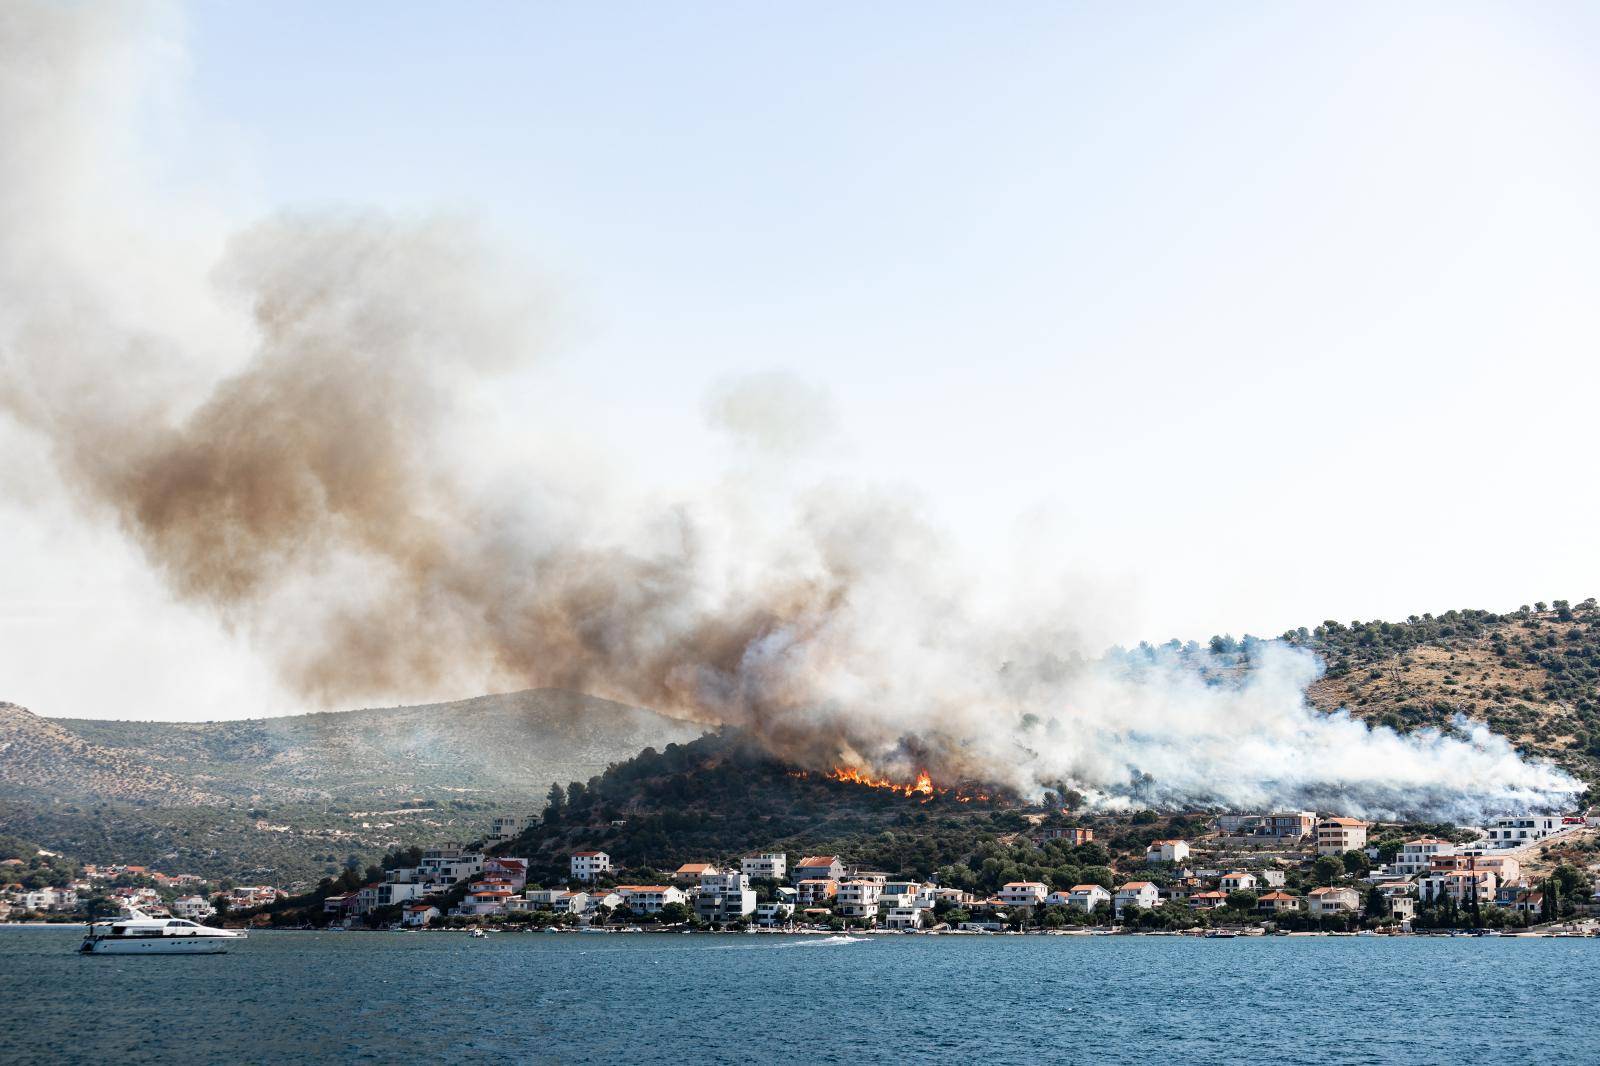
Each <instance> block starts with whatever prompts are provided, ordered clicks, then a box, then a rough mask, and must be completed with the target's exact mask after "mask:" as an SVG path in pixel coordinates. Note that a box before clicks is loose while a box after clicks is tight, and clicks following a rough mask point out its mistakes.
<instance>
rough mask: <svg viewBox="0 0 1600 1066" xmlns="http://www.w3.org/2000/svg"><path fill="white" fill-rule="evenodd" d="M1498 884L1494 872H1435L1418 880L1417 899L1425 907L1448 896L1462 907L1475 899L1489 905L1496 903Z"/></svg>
mask: <svg viewBox="0 0 1600 1066" xmlns="http://www.w3.org/2000/svg"><path fill="white" fill-rule="evenodd" d="M1498 884H1499V879H1498V878H1496V877H1495V874H1494V871H1493V870H1435V871H1433V872H1431V873H1426V874H1423V875H1422V876H1421V877H1419V878H1417V898H1418V899H1419V900H1421V901H1422V904H1423V906H1429V905H1431V904H1433V903H1435V902H1437V901H1439V900H1442V899H1444V898H1445V897H1446V896H1449V897H1450V898H1451V899H1453V900H1455V901H1456V903H1457V904H1459V905H1462V906H1465V905H1467V904H1468V903H1470V902H1471V901H1472V900H1473V899H1476V900H1477V901H1478V902H1479V903H1482V904H1488V903H1493V902H1494V900H1495V888H1496V886H1497V885H1498Z"/></svg>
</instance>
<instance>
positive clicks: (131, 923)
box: [78, 911, 245, 955]
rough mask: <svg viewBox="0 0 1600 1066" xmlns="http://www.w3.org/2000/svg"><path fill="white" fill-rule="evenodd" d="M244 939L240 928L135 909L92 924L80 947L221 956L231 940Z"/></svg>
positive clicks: (87, 952)
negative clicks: (145, 912)
mask: <svg viewBox="0 0 1600 1066" xmlns="http://www.w3.org/2000/svg"><path fill="white" fill-rule="evenodd" d="M244 938H245V934H244V933H243V932H241V931H239V930H237V929H217V928H214V927H213V926H209V925H196V924H195V923H194V922H191V921H189V920H187V919H185V918H152V917H150V916H149V915H148V914H144V913H141V912H140V911H132V912H130V913H129V915H128V916H127V917H125V918H118V919H117V920H116V921H112V922H95V923H93V924H91V925H90V926H89V932H88V934H87V935H86V936H85V937H84V938H83V946H82V947H80V948H78V950H79V951H80V952H81V953H83V954H85V955H218V954H221V953H222V952H224V951H227V950H228V944H229V942H230V941H233V940H243V939H244Z"/></svg>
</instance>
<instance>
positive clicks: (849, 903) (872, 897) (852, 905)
mask: <svg viewBox="0 0 1600 1066" xmlns="http://www.w3.org/2000/svg"><path fill="white" fill-rule="evenodd" d="M881 895H883V886H882V885H881V884H879V883H878V882H876V881H864V880H862V881H845V882H844V883H842V884H841V885H840V886H839V896H838V908H839V913H840V914H842V915H844V916H845V917H846V918H876V917H877V916H878V898H879V897H880V896H881Z"/></svg>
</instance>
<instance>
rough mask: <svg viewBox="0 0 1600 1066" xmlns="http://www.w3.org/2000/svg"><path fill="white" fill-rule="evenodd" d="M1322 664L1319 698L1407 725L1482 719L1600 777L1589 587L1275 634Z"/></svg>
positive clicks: (1594, 623)
mask: <svg viewBox="0 0 1600 1066" xmlns="http://www.w3.org/2000/svg"><path fill="white" fill-rule="evenodd" d="M1284 639H1286V640H1288V641H1289V642H1291V643H1294V644H1298V645H1300V646H1303V647H1307V648H1310V649H1311V650H1313V651H1315V652H1316V653H1317V654H1318V655H1320V656H1321V657H1322V658H1323V660H1324V661H1325V662H1326V664H1327V672H1326V673H1325V674H1324V675H1323V677H1322V679H1321V680H1319V681H1318V682H1316V684H1314V685H1313V686H1312V687H1311V692H1310V694H1309V695H1310V699H1311V702H1312V703H1313V704H1314V705H1315V706H1317V707H1319V708H1320V709H1322V710H1327V711H1332V710H1336V709H1338V708H1340V707H1345V708H1348V709H1349V710H1350V712H1351V713H1352V714H1355V715H1357V716H1359V717H1362V718H1365V719H1368V720H1370V721H1374V722H1379V723H1382V724H1384V725H1388V726H1391V727H1393V728H1395V729H1399V730H1403V731H1409V730H1414V729H1419V728H1423V727H1433V728H1440V729H1451V728H1454V723H1455V722H1456V720H1457V719H1458V718H1466V719H1469V720H1471V721H1474V722H1482V723H1484V724H1486V725H1488V726H1489V727H1490V728H1491V729H1492V730H1494V731H1495V732H1496V733H1500V734H1502V735H1504V736H1506V737H1508V738H1509V739H1510V740H1511V741H1512V742H1513V743H1515V744H1516V745H1517V747H1518V748H1519V749H1521V750H1522V751H1524V752H1527V753H1528V754H1531V755H1537V756H1543V757H1545V758H1548V759H1550V760H1551V761H1553V762H1555V763H1556V764H1558V765H1560V766H1562V767H1564V768H1565V769H1567V770H1569V771H1571V772H1572V773H1573V774H1574V775H1576V776H1577V777H1579V778H1581V779H1583V780H1585V781H1587V782H1589V783H1590V784H1591V785H1594V784H1597V783H1600V608H1597V606H1596V603H1595V601H1594V600H1593V599H1588V600H1584V601H1582V602H1581V603H1577V604H1571V603H1569V602H1567V601H1565V600H1556V601H1554V602H1553V603H1549V604H1545V603H1538V604H1534V605H1531V606H1527V607H1522V608H1519V609H1518V610H1515V611H1511V612H1508V613H1506V614H1494V613H1491V612H1489V611H1478V610H1453V611H1446V612H1444V613H1443V614H1440V615H1431V614H1426V615H1420V616H1419V615H1413V616H1411V617H1410V618H1407V619H1406V620H1405V621H1402V622H1381V621H1370V622H1352V623H1350V624H1348V625H1345V624H1342V623H1339V622H1335V621H1328V622H1324V623H1323V624H1322V625H1320V626H1317V627H1315V628H1314V629H1300V630H1295V631H1292V632H1289V633H1285V634H1284Z"/></svg>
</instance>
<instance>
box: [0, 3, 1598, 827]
mask: <svg viewBox="0 0 1600 1066" xmlns="http://www.w3.org/2000/svg"><path fill="white" fill-rule="evenodd" d="M108 12H109V14H108ZM145 14H146V12H145V10H144V9H142V8H139V7H128V8H120V7H119V8H112V9H94V10H90V9H88V8H80V7H58V6H53V5H45V4H37V5H35V4H29V3H22V4H20V5H13V6H11V7H9V8H8V9H7V10H6V11H5V12H4V13H3V14H0V153H3V154H0V161H3V164H4V165H3V169H0V286H3V292H0V372H3V377H0V409H3V410H4V411H6V412H7V413H8V414H9V415H10V416H11V417H12V418H13V419H15V420H16V421H17V422H18V423H20V424H21V425H23V426H26V427H28V428H29V429H30V430H32V431H34V432H35V433H37V434H38V435H39V436H40V437H41V438H42V439H43V440H45V441H47V442H48V446H49V449H50V454H51V456H52V460H53V462H54V464H55V467H56V469H57V471H58V472H59V474H60V477H61V478H62V479H63V481H64V483H65V484H67V485H68V486H69V487H70V489H71V491H73V492H74V493H75V494H76V495H77V496H78V497H79V498H80V499H81V500H82V502H83V505H84V508H85V512H86V513H87V514H89V515H92V516H97V517H108V518H110V519H111V520H113V521H115V522H116V523H117V524H118V526H119V528H120V529H121V530H122V531H123V532H124V533H125V534H126V535H127V536H128V537H129V538H131V539H132V540H133V541H134V542H136V543H137V544H138V546H139V547H140V549H141V550H142V552H143V553H144V555H145V557H146V558H147V559H148V560H149V562H150V564H151V565H152V566H153V567H154V568H156V569H157V570H158V571H159V572H160V574H161V575H162V577H163V578H164V580H165V582H166V583H167V585H168V586H169V587H170V588H171V589H172V590H173V591H174V593H175V594H176V595H178V596H179V597H181V598H182V599H184V600H186V601H188V602H191V603H195V604H200V605H203V606H205V607H207V608H209V609H211V610H213V611H214V612H215V613H216V614H217V616H218V617H219V618H220V619H221V620H222V621H223V622H224V623H225V624H227V625H228V626H230V627H233V628H235V629H236V630H238V631H241V632H243V633H245V634H247V635H248V636H249V638H250V639H251V640H252V641H253V643H254V644H255V645H256V646H257V647H259V648H260V649H261V651H262V653H263V654H264V655H266V656H268V657H269V658H270V659H271V660H272V661H273V663H274V664H275V666H276V668H277V670H278V671H279V673H280V674H281V676H282V677H283V678H284V679H285V681H286V682H287V683H288V684H289V685H290V686H291V687H293V688H294V689H295V690H297V691H299V692H301V693H304V694H306V695H308V696H310V697H313V698H316V699H318V700H321V701H324V702H334V701H341V700H350V699H356V698H365V697H370V696H375V695H394V696H397V697H400V698H407V697H408V696H410V695H413V694H416V693H419V692H431V691H436V690H437V689H438V688H439V687H440V686H443V685H461V684H475V685H481V686H484V687H489V686H495V687H502V686H517V687H521V686H555V687H562V688H571V689H578V690H582V691H586V692H590V693H593V694H595V695H600V696H605V697H609V698H613V699H618V700H622V701H625V702H629V703H635V704H640V705H644V706H649V707H654V708H656V709H659V710H662V711H665V712H667V713H670V714H676V715H679V716H683V717H689V718H694V719H697V720H700V721H704V722H708V723H726V724H731V725H736V726H740V727H743V728H745V729H747V730H749V731H750V732H751V733H753V734H754V735H755V736H757V737H759V738H760V739H761V740H762V741H763V743H765V744H766V745H767V746H768V747H769V748H771V749H772V750H773V751H774V752H775V753H777V754H780V755H782V756H785V757H787V758H791V759H793V760H795V761H796V762H799V763H802V764H804V765H808V766H813V767H819V768H822V767H827V766H831V765H834V764H841V763H842V764H845V765H852V766H862V767H870V768H872V769H873V770H875V771H878V772H881V773H884V774H888V775H891V776H894V777H898V778H900V779H903V780H909V779H910V778H911V777H913V776H914V775H915V773H916V771H917V770H918V769H919V768H922V767H926V768H927V769H929V770H930V771H931V772H932V773H933V774H934V777H935V779H936V780H939V781H950V780H959V779H972V780H981V781H991V782H997V783H1003V784H1007V785H1010V786H1012V787H1014V788H1017V789H1019V790H1021V791H1024V792H1036V791H1037V790H1038V789H1039V788H1040V787H1042V786H1045V785H1054V784H1056V783H1057V782H1066V783H1068V784H1071V785H1073V786H1074V787H1077V788H1079V789H1081V790H1083V791H1085V792H1086V793H1087V794H1089V795H1090V796H1091V797H1093V798H1094V799H1095V800H1097V801H1098V802H1101V803H1103V804H1106V805H1110V806H1116V805H1146V804H1193V803H1224V804H1228V805H1232V806H1248V807H1264V806H1273V805H1279V804H1301V803H1321V804H1322V805H1324V806H1337V807H1340V808H1342V809H1345V810H1350V811H1368V812H1371V813H1385V812H1401V813H1419V814H1432V815H1439V816H1447V815H1461V816H1465V815H1466V814H1468V813H1470V812H1473V811H1477V810H1499V809H1514V808H1519V807H1523V806H1545V805H1549V804H1552V803H1556V802H1559V801H1560V800H1561V799H1562V798H1563V797H1565V796H1567V795H1568V794H1570V793H1571V792H1573V791H1576V789H1577V787H1578V786H1577V785H1576V783H1575V782H1573V781H1572V780H1571V779H1570V778H1568V777H1567V776H1566V775H1564V774H1562V773H1561V772H1560V771H1558V770H1555V769H1554V768H1552V767H1550V766H1548V765H1544V764H1538V763H1532V762H1529V761H1526V760H1522V759H1520V758H1519V757H1518V756H1517V755H1516V754H1515V753H1514V752H1513V751H1512V749H1511V748H1510V746H1509V745H1508V744H1507V743H1506V742H1505V741H1504V740H1503V739H1500V738H1497V737H1493V736H1491V735H1490V734H1488V733H1487V732H1485V731H1482V730H1479V731H1477V732H1474V733H1472V734H1471V736H1470V737H1469V738H1468V739H1465V740H1463V739H1460V738H1447V737H1440V736H1436V735H1432V734H1417V735H1413V736H1404V737H1403V736H1399V735H1396V734H1394V733H1392V732H1389V731H1387V730H1381V729H1379V730H1371V729H1369V728H1368V727H1366V726H1365V725H1363V724H1361V723H1359V722H1356V721H1354V720H1351V719H1349V718H1347V717H1342V716H1332V717H1329V716H1323V715H1319V714H1317V713H1315V712H1314V711H1312V710H1311V709H1310V708H1309V707H1308V706H1307V704H1306V702H1305V699H1304V691H1305V687H1306V685H1307V684H1308V683H1309V682H1310V681H1311V680H1312V679H1313V678H1314V676H1315V673H1316V670H1317V666H1316V663H1315V662H1314V660H1312V658H1311V657H1310V656H1308V655H1306V654H1305V653H1302V652H1298V651H1294V650H1292V649H1288V648H1278V647H1268V648H1266V649H1265V650H1264V651H1263V652H1262V654H1261V655H1260V656H1259V657H1258V661H1257V662H1256V664H1255V668H1254V669H1252V670H1251V671H1249V672H1248V673H1247V674H1245V675H1243V676H1242V677H1241V678H1239V679H1238V680H1237V681H1236V682H1233V683H1229V684H1215V683H1208V682H1207V681H1206V680H1205V679H1204V677H1203V676H1202V674H1201V673H1200V672H1199V671H1197V670H1196V669H1195V663H1194V661H1193V660H1192V658H1185V657H1183V656H1180V655H1177V654H1173V653H1169V652H1166V651H1156V652H1153V653H1151V654H1149V655H1144V656H1138V657H1131V658H1130V657H1122V656H1112V657H1103V658H1084V657H1082V656H1081V655H1079V654H1075V652H1076V651H1080V650H1081V649H1075V648H1074V647H1073V646H1072V645H1071V644H1070V642H1064V640H1063V637H1062V636H1061V631H1062V630H1064V629H1065V627H1064V626H1062V625H1061V624H1059V623H1053V624H1046V625H1031V624H1023V623H1020V622H1015V621H1013V620H1011V619H1009V618H1002V619H994V618H987V617H983V616H982V615H981V614H980V613H979V612H978V610H977V609H976V608H975V607H974V606H973V603H974V598H973V597H972V596H971V595H970V590H969V589H967V588H966V587H964V585H963V583H962V581H961V580H960V578H959V577H957V576H953V575H958V574H959V567H958V566H957V565H956V564H955V562H954V560H951V559H950V558H949V557H948V551H947V549H946V548H945V547H944V545H943V542H942V540H941V538H940V536H939V534H938V532H937V531H936V530H934V529H932V528H931V527H930V526H929V525H928V524H927V523H926V522H925V521H924V520H922V519H921V518H920V516H919V515H918V513H917V510H916V507H915V506H914V504H913V503H911V502H908V501H905V500H903V499H901V498H899V497H896V496H894V495H891V494H874V493H869V492H864V491H861V490H851V489H842V488H838V487H830V486H822V487H818V488H814V489H810V490H807V491H804V492H799V493H795V494H793V495H792V496H791V497H788V498H785V499H782V500H778V501H772V500H764V501H751V500H743V499H734V500H730V499H729V498H727V497H726V496H720V497H716V498H713V499H711V500H695V501H685V502H683V503H681V504H678V505H669V506H659V507H656V506H650V507H646V506H644V505H638V506H635V507H633V508H631V509H629V510H628V511H627V512H626V514H627V519H626V520H625V521H618V520H617V512H616V510H615V508H611V507H606V506H601V505H600V504H599V503H598V502H597V501H596V500H595V499H594V498H592V497H591V496H590V495H589V493H588V492H587V491H586V490H584V489H583V488H581V487H578V486H577V485H576V484H575V483H576V482H578V481H580V480H581V479H576V478H573V477H571V476H568V475H565V474H564V473H563V472H562V470H561V469H560V463H559V462H558V458H559V457H556V458H553V459H552V460H551V461H550V463H549V464H547V465H546V466H541V465H540V464H538V463H533V464H529V465H530V468H529V469H525V470H519V471H518V472H517V473H515V474H511V473H505V474H498V473H496V474H493V475H488V476H486V475H485V474H484V470H485V469H489V468H492V467H496V466H497V465H498V464H495V463H493V462H489V461H487V460H486V459H485V457H484V455H483V454H482V451H481V445H480V442H478V441H477V440H476V439H475V438H474V437H473V432H474V428H473V423H474V418H475V406H474V395H475V393H476V391H477V390H479V389H481V388H484V387H490V386H492V384H493V382H494V381H495V380H496V378H497V375H500V374H503V373H506V372H509V371H513V370H518V369H520V368H523V367H525V366H528V365H530V364H536V363H537V360H538V357H539V355H540V349H541V335H542V331H543V330H544V328H545V326H544V323H543V320H542V317H541V307H540V304H539V301H538V300H537V299H534V298H530V296H529V295H528V293H529V291H530V290H529V289H528V288H527V287H526V286H524V285H522V284H519V282H518V281H517V278H518V274H517V273H516V271H515V270H514V269H512V268H510V267H508V266H507V264H505V263H503V262H501V261H500V260H498V259H497V258H496V255H495V253H494V250H493V248H492V246H491V245H490V244H489V243H488V242H486V241H485V240H483V238H482V236H481V235H480V234H479V233H478V232H477V231H476V230H475V228H474V227H473V226H471V225H470V224H467V223H463V222H461V221H459V220H451V219H431V220H421V221H418V220H408V219H397V218H393V217H389V216H385V215H382V214H379V213H376V212H369V213H361V212H345V213H302V214H285V215H280V216H277V217H274V218H270V219H268V220H266V221H263V222H260V223H258V224H256V225H254V226H251V227H249V228H247V229H244V230H243V231H241V232H237V233H234V234H231V235H221V232H220V230H219V229H218V227H217V226H216V225H215V224H213V222H212V221H211V220H210V219H209V218H208V217H206V216H205V215H203V214H201V215H197V214H196V213H195V212H193V211H192V210H190V209H188V208H187V207H185V206H184V205H182V204H179V205H176V206H174V205H173V204H170V203H166V202H164V201H163V200H162V198H161V197H160V196H158V195H156V194H154V193H139V192H137V190H140V189H141V188H144V187H145V182H144V181H143V174H142V172H141V168H140V166H139V158H138V154H137V146H136V143H135V142H136V140H137V137H136V133H137V130H138V128H139V126H138V123H137V121H136V120H137V115H136V113H135V111H134V110H133V109H132V105H131V104H130V101H135V102H136V101H139V100H141V99H146V98H147V91H148V89H149V88H150V84H151V81H152V80H154V81H156V82H160V81H161V80H162V79H165V78H168V77H170V75H169V73H168V71H169V70H170V69H171V65H172V63H173V62H174V60H175V59H176V58H177V53H176V52H175V51H174V50H173V49H172V48H171V47H170V46H169V45H168V44H166V43H165V41H164V40H163V39H162V38H161V37H160V35H159V33H158V32H157V31H158V30H159V29H160V25H159V22H148V21H144V15H145ZM174 234H177V235H179V239H176V240H174V237H173V235H174ZM785 391H786V390H785V388H784V383H783V382H782V380H781V379H773V378H771V377H765V378H762V379H759V380H757V381H754V382H751V383H747V384H746V385H745V386H741V385H738V384H734V385H728V386H725V387H723V388H722V389H720V390H719V391H718V392H717V393H716V395H715V396H714V397H713V400H712V402H711V405H710V408H709V410H710V413H711V415H712V417H713V418H714V419H715V420H716V421H717V423H718V424H719V425H722V426H724V427H726V428H728V429H730V431H733V432H737V433H742V434H746V435H747V436H748V437H749V438H750V440H751V442H752V445H753V446H754V448H755V449H756V450H758V451H763V452H771V451H781V450H782V449H783V448H785V447H790V446H793V445H794V444H796V443H797V442H798V441H800V440H802V439H803V438H805V437H806V436H807V434H808V433H810V432H811V431H812V429H813V428H814V427H815V426H817V425H819V424H823V423H825V422H826V421H827V416H826V412H825V410H823V409H821V408H820V407H819V401H818V400H817V398H816V397H815V396H814V395H812V394H810V393H806V394H805V395H804V397H803V398H804V401H805V403H804V405H803V407H801V408H795V407H793V406H790V407H785V406H784V395H785ZM641 515H642V517H641ZM1070 615H1071V607H1070V605H1068V606H1067V607H1065V608H1063V610H1062V612H1061V617H1070Z"/></svg>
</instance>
